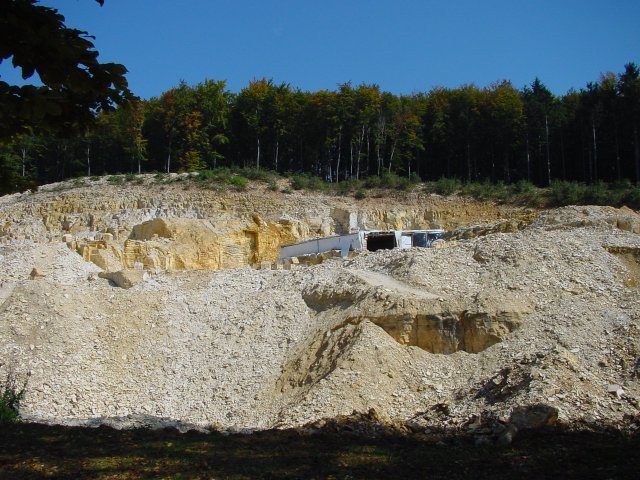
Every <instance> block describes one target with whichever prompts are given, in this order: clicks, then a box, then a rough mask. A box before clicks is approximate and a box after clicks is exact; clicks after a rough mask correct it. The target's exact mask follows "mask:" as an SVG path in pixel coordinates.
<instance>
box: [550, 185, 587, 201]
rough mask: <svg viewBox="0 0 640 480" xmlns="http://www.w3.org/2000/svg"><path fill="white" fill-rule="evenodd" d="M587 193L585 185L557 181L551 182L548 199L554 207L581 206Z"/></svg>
mask: <svg viewBox="0 0 640 480" xmlns="http://www.w3.org/2000/svg"><path fill="white" fill-rule="evenodd" d="M585 193H586V186H585V185H584V184H583V183H578V182H568V181H566V180H556V181H553V182H551V187H550V189H549V195H548V197H549V201H550V202H551V204H552V205H553V206H564V205H581V204H583V203H584V199H585Z"/></svg>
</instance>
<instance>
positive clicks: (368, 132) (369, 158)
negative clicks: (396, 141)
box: [367, 128, 371, 176]
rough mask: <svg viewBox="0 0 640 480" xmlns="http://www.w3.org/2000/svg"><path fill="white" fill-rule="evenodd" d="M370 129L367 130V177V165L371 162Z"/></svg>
mask: <svg viewBox="0 0 640 480" xmlns="http://www.w3.org/2000/svg"><path fill="white" fill-rule="evenodd" d="M370 134H371V128H367V176H369V163H370V162H371V155H370V154H371V150H370V139H369V136H370Z"/></svg>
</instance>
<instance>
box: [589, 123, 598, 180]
mask: <svg viewBox="0 0 640 480" xmlns="http://www.w3.org/2000/svg"><path fill="white" fill-rule="evenodd" d="M591 131H592V133H593V179H594V181H596V182H597V181H598V142H597V141H596V122H595V119H594V118H593V117H591Z"/></svg>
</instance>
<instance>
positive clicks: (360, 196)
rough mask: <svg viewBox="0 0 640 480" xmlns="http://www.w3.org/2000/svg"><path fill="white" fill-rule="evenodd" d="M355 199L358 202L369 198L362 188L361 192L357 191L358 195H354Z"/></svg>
mask: <svg viewBox="0 0 640 480" xmlns="http://www.w3.org/2000/svg"><path fill="white" fill-rule="evenodd" d="M353 198H355V199H356V200H362V199H364V198H367V192H366V191H365V190H363V189H362V188H361V189H359V190H356V193H354V194H353Z"/></svg>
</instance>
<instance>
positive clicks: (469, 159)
mask: <svg viewBox="0 0 640 480" xmlns="http://www.w3.org/2000/svg"><path fill="white" fill-rule="evenodd" d="M467 181H468V182H470V181H471V143H470V142H469V140H467Z"/></svg>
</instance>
